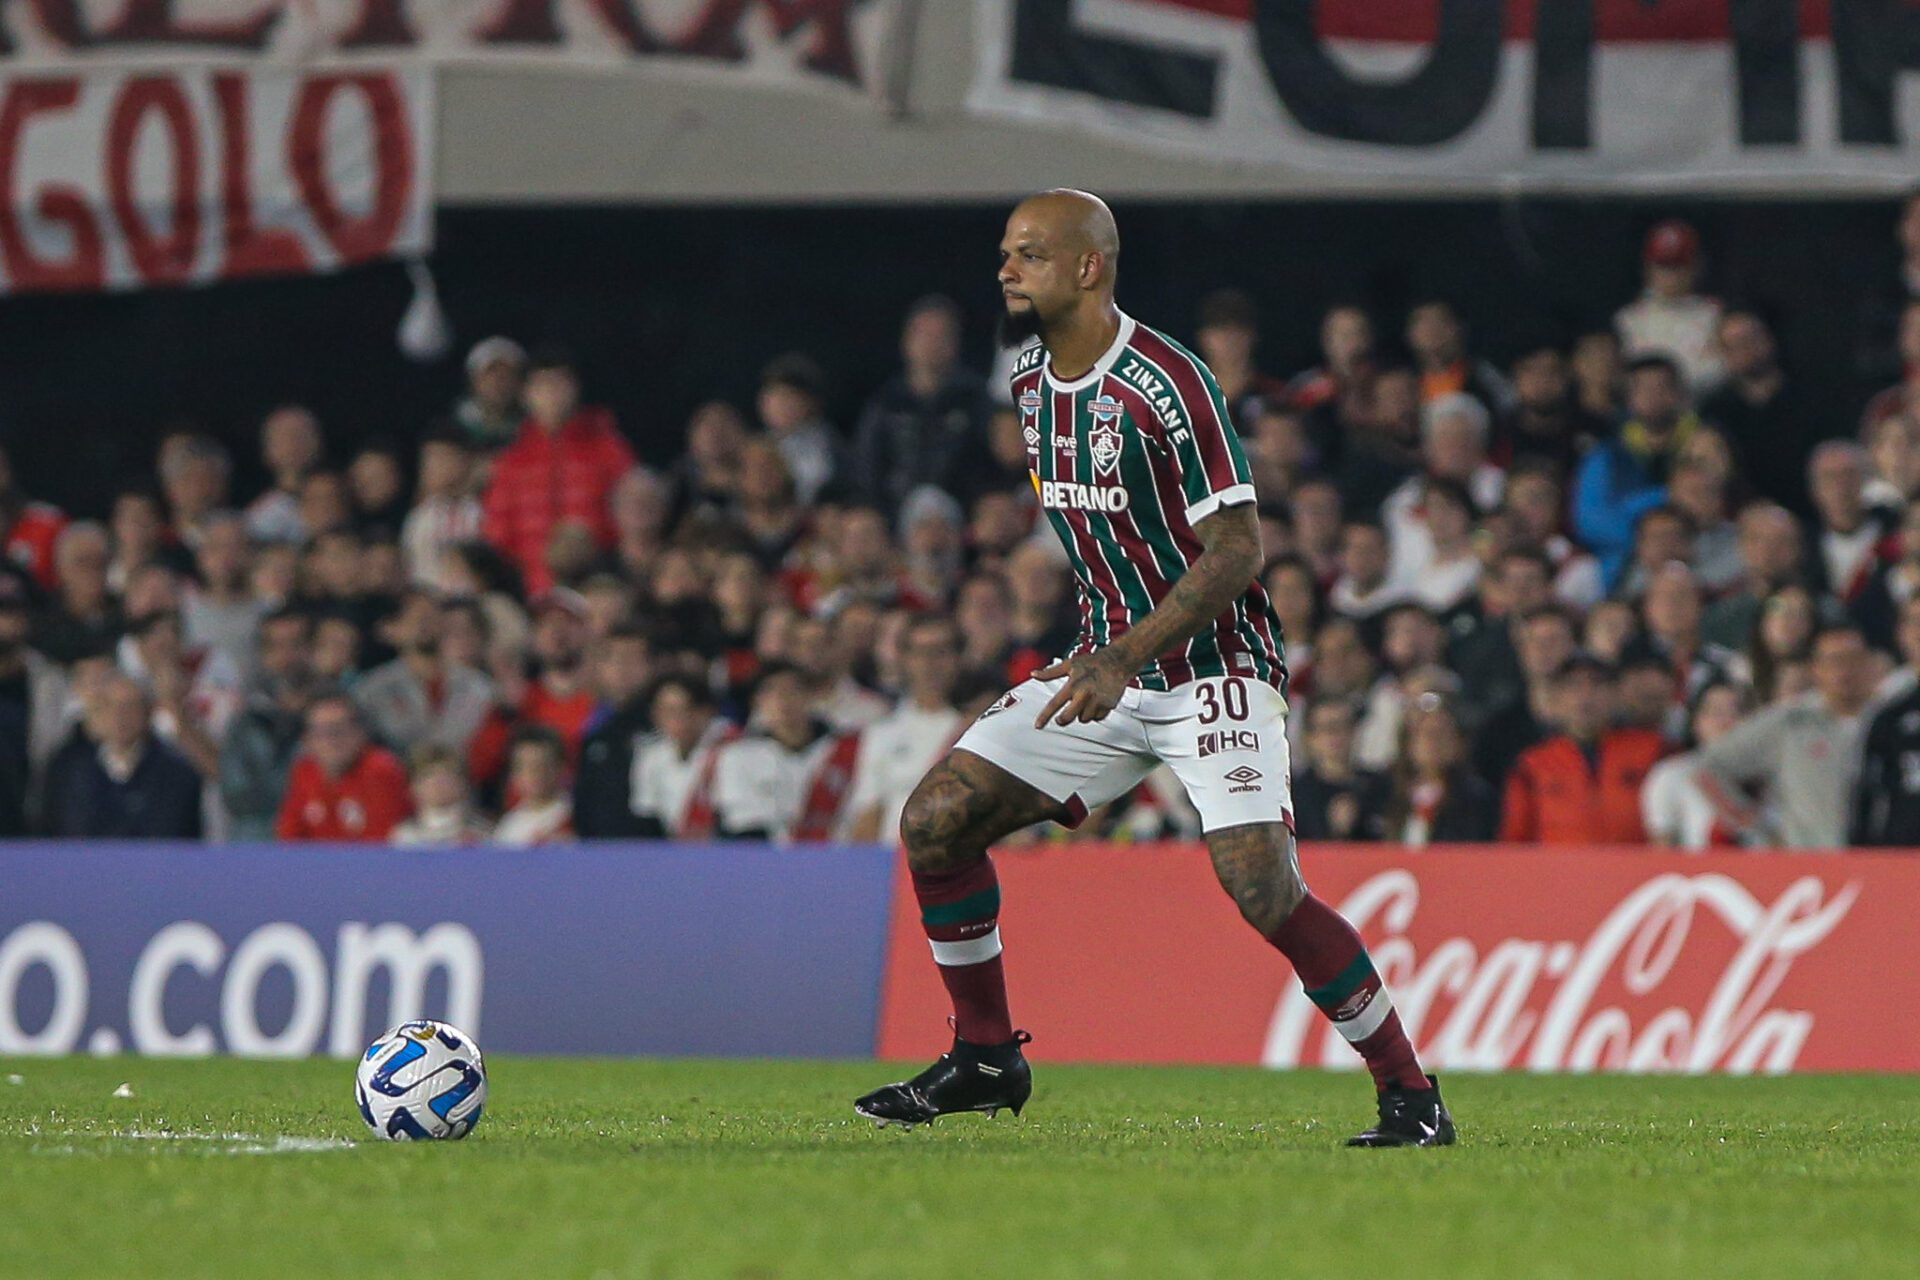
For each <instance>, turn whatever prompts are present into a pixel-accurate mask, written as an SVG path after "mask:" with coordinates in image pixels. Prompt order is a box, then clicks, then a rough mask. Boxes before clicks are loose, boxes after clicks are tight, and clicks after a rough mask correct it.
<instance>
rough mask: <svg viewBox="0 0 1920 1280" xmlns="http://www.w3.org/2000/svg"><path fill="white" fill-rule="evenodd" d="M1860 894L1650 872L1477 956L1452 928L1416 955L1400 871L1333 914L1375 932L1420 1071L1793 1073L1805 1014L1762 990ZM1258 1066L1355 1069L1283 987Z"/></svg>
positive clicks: (1335, 1038)
mask: <svg viewBox="0 0 1920 1280" xmlns="http://www.w3.org/2000/svg"><path fill="white" fill-rule="evenodd" d="M1859 895H1860V882H1859V881H1857V880H1850V881H1847V882H1846V883H1844V884H1843V885H1841V886H1840V887H1839V888H1838V889H1837V890H1835V891H1834V892H1833V893H1832V894H1831V895H1829V894H1828V891H1827V887H1826V885H1825V884H1824V883H1823V882H1822V880H1821V879H1820V878H1819V877H1817V876H1803V877H1801V878H1799V879H1797V880H1795V881H1794V882H1793V883H1791V884H1790V885H1788V886H1787V887H1786V888H1785V889H1784V890H1782V891H1781V893H1780V895H1779V896H1778V897H1776V898H1775V899H1774V900H1773V901H1772V902H1770V903H1769V902H1763V901H1762V900H1760V899H1759V898H1757V897H1755V896H1754V894H1753V893H1751V892H1750V891H1748V890H1747V888H1746V887H1745V886H1743V885H1741V884H1740V883H1739V882H1738V881H1736V880H1733V879H1731V878H1729V877H1727V876H1724V875H1718V874H1701V875H1684V874H1679V873H1672V874H1664V875H1658V876H1655V877H1653V878H1652V879H1650V880H1648V881H1646V882H1645V883H1644V884H1642V885H1640V886H1639V887H1638V888H1637V889H1635V890H1634V891H1633V892H1631V893H1629V894H1628V895H1627V896H1626V897H1625V898H1623V899H1621V900H1620V901H1619V902H1618V903H1617V904H1615V905H1614V907H1613V908H1612V910H1610V911H1609V912H1607V914H1606V915H1605V916H1604V917H1603V918H1602V919H1601V921H1600V922H1599V924H1598V925H1597V926H1596V927H1595V928H1594V929H1593V930H1592V932H1591V933H1589V934H1588V935H1587V936H1586V937H1585V938H1584V939H1561V940H1533V939H1528V938H1512V937H1510V938H1506V939H1503V940H1501V941H1499V942H1496V943H1494V944H1493V945H1492V946H1491V947H1488V948H1487V949H1486V950H1485V952H1484V954H1483V953H1482V951H1481V949H1480V947H1479V946H1477V945H1476V944H1475V943H1474V942H1473V941H1472V940H1470V939H1468V938H1465V937H1460V936H1453V937H1447V938H1445V939H1444V940H1443V941H1441V942H1439V943H1438V944H1437V945H1435V946H1432V947H1431V948H1430V949H1428V950H1427V952H1426V953H1425V954H1424V955H1423V954H1421V953H1420V951H1419V950H1418V949H1417V948H1416V946H1415V944H1414V942H1413V939H1412V938H1411V937H1410V936H1408V935H1409V933H1410V931H1411V930H1412V927H1413V923H1414V915H1415V911H1416V909H1417V908H1418V906H1419V902H1420V885H1419V881H1418V880H1417V879H1416V878H1415V876H1414V873H1413V872H1411V871H1407V870H1404V869H1394V870H1390V871H1383V872H1381V873H1380V874H1378V875H1376V876H1373V877H1372V878H1371V879H1368V880H1366V881H1364V882H1362V883H1361V884H1360V886H1359V887H1358V888H1356V889H1355V890H1354V891H1353V892H1352V893H1351V894H1349V895H1348V896H1347V898H1346V899H1345V901H1344V902H1342V903H1341V904H1340V910H1341V912H1342V914H1344V915H1345V916H1346V917H1347V918H1348V919H1349V920H1351V921H1352V922H1353V924H1354V927H1355V928H1357V929H1359V930H1361V932H1362V933H1363V934H1365V935H1366V936H1367V937H1369V938H1370V939H1376V941H1372V942H1371V943H1370V944H1369V949H1370V950H1371V951H1372V953H1373V959H1374V964H1375V966H1376V967H1377V968H1378V969H1379V971H1380V974H1381V977H1382V978H1383V979H1384V980H1385V982H1386V984H1387V986H1388V988H1389V989H1390V990H1391V991H1392V993H1393V1002H1394V1005H1395V1007H1396V1008H1397V1009H1398V1010H1399V1012H1400V1017H1401V1021H1402V1022H1403V1023H1404V1024H1405V1025H1406V1028H1407V1031H1408V1033H1409V1034H1410V1035H1411V1036H1412V1037H1413V1038H1414V1040H1415V1042H1416V1043H1417V1044H1418V1045H1419V1046H1420V1050H1421V1055H1422V1058H1423V1060H1424V1061H1425V1062H1426V1063H1427V1064H1428V1065H1430V1066H1434V1067H1439V1068H1443V1069H1444V1068H1458V1069H1467V1070H1496V1069H1502V1068H1509V1067H1524V1068H1527V1069H1529V1070H1535V1071H1555V1070H1558V1071H1594V1070H1625V1071H1676V1072H1707V1071H1726V1072H1733V1073H1748V1072H1755V1071H1764V1072H1779V1071H1788V1070H1791V1069H1792V1068H1793V1065H1794V1063H1795V1061H1796V1060H1797V1059H1798V1058H1799V1056H1800V1051H1801V1049H1802V1047H1803V1046H1804V1045H1805V1044H1806V1041H1807V1036H1808V1035H1809V1033H1811V1031H1812V1030H1813V1020H1814V1015H1813V1014H1812V1013H1811V1012H1809V1011H1807V1010H1805V1009H1795V1008H1785V1007H1777V1006H1776V1004H1775V996H1776V995H1777V994H1778V992H1779V990H1780V985H1781V983H1782V982H1784V981H1785V979H1786V977H1787V974H1788V972H1789V971H1790V970H1791V969H1792V967H1793V964H1794V961H1795V960H1796V959H1798V958H1799V957H1800V956H1802V955H1804V954H1805V953H1806V952H1808V951H1809V950H1811V949H1812V948H1813V947H1815V946H1817V945H1818V944H1819V943H1820V941H1821V940H1822V939H1824V938H1825V937H1827V935H1828V934H1830V933H1832V932H1833V930H1834V928H1835V927H1836V926H1837V925H1838V924H1839V923H1840V921H1841V920H1842V919H1843V918H1844V917H1845V916H1846V914H1847V912H1848V911H1849V910H1850V909H1851V908H1852V907H1853V904H1854V902H1855V900H1856V899H1857V898H1858V897H1859ZM1383 933H1384V936H1383ZM1704 965H1716V966H1719V968H1718V972H1717V974H1711V975H1709V974H1703V972H1702V966H1704ZM1316 1036H1317V1037H1318V1040H1317V1042H1316V1041H1315V1037H1316ZM1262 1060H1263V1061H1264V1062H1265V1063H1266V1065H1268V1066H1272V1067H1294V1066H1325V1067H1351V1066H1357V1065H1358V1059H1357V1058H1356V1057H1355V1056H1354V1054H1353V1051H1352V1048H1351V1046H1349V1045H1348V1044H1347V1043H1346V1041H1345V1040H1343V1039H1342V1038H1341V1037H1340V1036H1339V1034H1338V1033H1337V1032H1336V1031H1334V1030H1333V1029H1332V1027H1331V1026H1330V1024H1328V1023H1327V1022H1326V1021H1325V1020H1324V1019H1323V1018H1322V1016H1321V1014H1320V1011H1319V1010H1318V1009H1316V1008H1315V1007H1314V1005H1313V1004H1312V1002H1310V1001H1309V1000H1308V999H1307V998H1306V996H1305V995H1304V994H1303V993H1302V992H1301V991H1300V989H1299V988H1298V987H1297V986H1291V989H1290V990H1288V991H1287V993H1286V994H1284V995H1283V996H1282V997H1281V998H1280V1001H1279V1003H1278V1005H1277V1006H1276V1008H1275V1009H1274V1014H1273V1020H1272V1022H1271V1024H1270V1025H1269V1028H1268V1032H1267V1043H1266V1048H1265V1051H1264V1053H1263V1055H1262Z"/></svg>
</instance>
